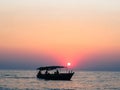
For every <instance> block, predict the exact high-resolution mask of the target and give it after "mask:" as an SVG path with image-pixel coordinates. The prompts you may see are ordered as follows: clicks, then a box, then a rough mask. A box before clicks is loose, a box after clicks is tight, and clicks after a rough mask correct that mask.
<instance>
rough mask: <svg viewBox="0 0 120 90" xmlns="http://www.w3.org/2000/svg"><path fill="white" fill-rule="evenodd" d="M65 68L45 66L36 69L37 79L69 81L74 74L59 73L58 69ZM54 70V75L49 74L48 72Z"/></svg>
mask: <svg viewBox="0 0 120 90" xmlns="http://www.w3.org/2000/svg"><path fill="white" fill-rule="evenodd" d="M61 68H67V67H64V66H46V67H39V68H37V70H39V71H38V73H37V78H39V79H45V80H71V78H72V76H73V74H74V72H72V71H70V70H69V71H68V72H59V70H58V69H61ZM51 70H56V71H55V72H54V73H50V72H49V71H51Z"/></svg>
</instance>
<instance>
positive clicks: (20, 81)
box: [0, 70, 120, 90]
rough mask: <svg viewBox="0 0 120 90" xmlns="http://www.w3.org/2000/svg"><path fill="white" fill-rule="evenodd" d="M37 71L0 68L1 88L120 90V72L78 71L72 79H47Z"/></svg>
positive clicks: (5, 89)
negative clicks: (37, 75)
mask: <svg viewBox="0 0 120 90" xmlns="http://www.w3.org/2000/svg"><path fill="white" fill-rule="evenodd" d="M36 74H37V72H36V71H26V70H24V71H22V70H18V71H16V70H0V90H120V72H101V71H84V72H83V71H76V72H75V75H74V76H73V77H72V80H71V81H51V80H50V81H45V80H39V79H37V78H36Z"/></svg>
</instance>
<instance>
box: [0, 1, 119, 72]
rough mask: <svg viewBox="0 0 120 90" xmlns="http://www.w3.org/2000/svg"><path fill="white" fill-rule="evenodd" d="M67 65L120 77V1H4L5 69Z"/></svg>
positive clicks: (0, 23)
mask: <svg viewBox="0 0 120 90" xmlns="http://www.w3.org/2000/svg"><path fill="white" fill-rule="evenodd" d="M68 62H70V63H71V68H73V69H80V70H113V71H120V1H119V0H20V1H18V0H0V69H36V68H37V67H39V66H46V65H66V64H67V63H68Z"/></svg>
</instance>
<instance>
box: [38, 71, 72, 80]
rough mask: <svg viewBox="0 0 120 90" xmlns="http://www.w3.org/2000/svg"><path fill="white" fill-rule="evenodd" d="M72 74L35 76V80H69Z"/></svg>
mask: <svg viewBox="0 0 120 90" xmlns="http://www.w3.org/2000/svg"><path fill="white" fill-rule="evenodd" d="M73 74H74V73H60V74H37V78H39V79H45V80H71V78H72V76H73Z"/></svg>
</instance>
